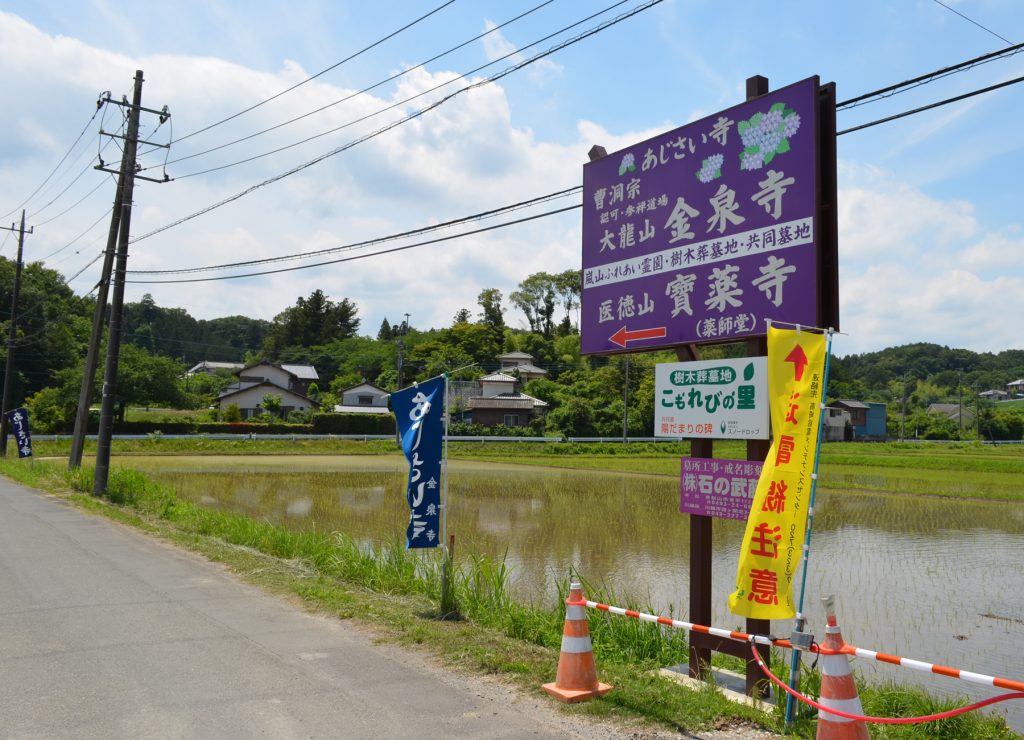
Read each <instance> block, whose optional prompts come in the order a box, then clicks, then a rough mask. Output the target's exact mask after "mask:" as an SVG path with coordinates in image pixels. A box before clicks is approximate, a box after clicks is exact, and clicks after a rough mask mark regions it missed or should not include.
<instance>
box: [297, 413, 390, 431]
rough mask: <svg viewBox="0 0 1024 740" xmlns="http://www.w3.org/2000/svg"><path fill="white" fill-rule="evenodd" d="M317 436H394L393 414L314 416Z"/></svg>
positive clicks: (327, 414)
mask: <svg viewBox="0 0 1024 740" xmlns="http://www.w3.org/2000/svg"><path fill="white" fill-rule="evenodd" d="M313 432H314V433H316V434H394V433H395V417H393V416H392V415H391V414H331V413H322V414H313Z"/></svg>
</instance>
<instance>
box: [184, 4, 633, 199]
mask: <svg viewBox="0 0 1024 740" xmlns="http://www.w3.org/2000/svg"><path fill="white" fill-rule="evenodd" d="M627 2H629V0H618V1H617V2H615V3H613V4H612V5H609V6H608V7H606V8H604V9H603V10H600V11H598V12H597V13H594V14H592V15H589V16H587V17H586V18H582V19H580V20H578V21H576V22H575V23H572V24H570V25H568V26H565V27H564V28H560V29H559V30H557V31H555V32H554V33H550V34H548V35H547V36H544V37H543V38H540V39H537V40H536V41H533V42H531V43H529V44H526V45H525V46H522V47H520V48H518V49H516V50H514V51H510V52H508V53H507V54H504V55H502V56H500V57H498V58H497V59H492V60H491V61H489V62H487V63H486V64H482V65H480V66H479V67H476V68H475V69H471V70H470V71H468V72H465V73H463V74H460V75H459V76H458V77H454V78H452V79H450V80H446V81H444V82H442V83H439V84H437V85H434V86H433V87H431V88H429V89H427V90H423V91H421V92H418V93H416V94H415V95H411V96H409V97H408V98H405V99H404V100H399V101H397V102H395V103H391V104H390V105H387V106H385V107H383V108H378V109H377V110H375V111H373V112H372V113H367V114H366V115H364V116H360V117H359V118H356V119H354V120H351V121H348V122H347V123H343V124H341V125H340V126H335V127H334V128H331V129H327V130H326V131H321V132H320V133H318V134H313V135H312V136H308V137H306V138H305V139H300V140H299V141H295V142H292V143H291V144H285V145H284V146H280V147H277V148H275V149H271V150H269V151H266V152H262V153H261V154H254V155H252V156H251V157H246V158H244V159H240V160H238V161H235V162H229V163H227V164H222V165H218V166H216V167H208V168H207V169H204V170H198V171H196V172H189V173H187V174H184V175H178V176H177V177H176V178H175V179H176V180H184V179H187V178H189V177H197V176H199V175H208V174H210V173H211V172H219V171H221V170H226V169H228V168H231V167H237V166H238V165H242V164H248V163H249V162H254V161H256V160H257V159H263V158H264V157H269V156H271V155H273V154H279V153H280V152H283V151H287V150H288V149H294V148H295V147H297V146H301V145H302V144H308V143H309V142H311V141H315V140H316V139H320V138H323V137H324V136H328V135H330V134H334V133H337V132H338V131H342V130H344V129H346V128H349V127H351V126H354V125H356V124H358V123H363V122H364V121H368V120H369V119H371V118H375V117H377V116H379V115H380V114H381V113H386V112H388V111H390V110H394V109H396V108H400V107H401V106H403V105H405V104H406V103H410V102H412V101H413V100H417V99H419V98H422V97H424V96H425V95H429V94H430V93H432V92H437V91H438V90H440V89H441V88H444V87H447V86H448V85H451V84H453V83H455V82H458V81H459V80H465V79H467V78H469V77H470V75H473V74H476V73H477V72H479V71H481V70H483V69H486V68H488V67H493V66H494V65H495V64H497V63H498V62H501V61H504V60H506V59H508V58H510V57H514V56H516V55H518V54H521V53H522V52H523V51H525V50H526V49H529V48H531V47H533V46H536V45H537V44H540V43H543V42H545V41H548V40H550V39H552V38H554V37H555V36H558V35H559V34H562V33H565V32H566V31H568V30H570V29H572V28H575V27H576V26H579V25H581V24H583V23H586V22H587V21H589V20H593V19H594V18H596V17H597V16H599V15H603V14H604V13H607V12H608V11H609V10H612V9H614V8H616V7H618V6H620V5H624V4H626V3H627ZM466 89H468V88H462V89H461V90H459V91H457V92H462V90H466ZM426 110H429V108H426V109H424V110H422V111H419V113H423V112H425V111H426ZM419 113H418V114H419ZM418 114H416V115H418ZM403 122H404V121H403ZM268 130H269V129H268ZM385 130H386V129H385ZM380 133H383V130H382V131H381V132H380ZM203 153H205V152H203ZM195 156H199V155H198V154H197V155H195ZM182 159H185V158H184V157H183V158H182ZM180 161H181V159H178V160H173V161H172V162H170V164H173V163H174V162H180Z"/></svg>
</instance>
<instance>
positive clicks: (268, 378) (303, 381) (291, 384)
mask: <svg viewBox="0 0 1024 740" xmlns="http://www.w3.org/2000/svg"><path fill="white" fill-rule="evenodd" d="M318 379H319V376H318V375H317V372H316V369H315V368H314V367H313V366H312V365H274V364H273V363H270V362H260V363H258V364H256V365H250V366H249V367H245V368H242V369H241V370H239V371H238V382H237V383H232V384H231V385H229V386H228V387H227V388H225V389H224V391H223V392H222V393H221V394H220V395H219V396H218V397H217V405H218V406H219V408H220V410H221V411H222V412H223V411H225V410H226V409H227V408H228V406H231V405H232V404H234V405H237V406H238V408H239V410H240V411H241V412H242V418H243V419H251V418H252V417H254V416H259V415H260V414H262V413H263V412H264V411H265V410H266V409H264V408H263V397H264V396H266V395H268V394H270V395H274V396H277V397H279V398H280V399H281V417H282V418H284V419H287V418H288V415H289V414H290V413H292V412H293V411H309V410H311V409H314V408H316V406H317V404H316V402H315V401H313V400H312V399H311V398H307V397H306V392H307V391H308V390H309V384H310V383H312V382H313V381H314V380H318Z"/></svg>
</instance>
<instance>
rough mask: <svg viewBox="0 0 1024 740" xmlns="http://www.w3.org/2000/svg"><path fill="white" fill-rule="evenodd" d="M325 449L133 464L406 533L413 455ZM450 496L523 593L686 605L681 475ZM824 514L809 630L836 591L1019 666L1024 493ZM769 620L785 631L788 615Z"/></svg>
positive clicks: (455, 513) (866, 623)
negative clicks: (597, 591) (575, 583)
mask: <svg viewBox="0 0 1024 740" xmlns="http://www.w3.org/2000/svg"><path fill="white" fill-rule="evenodd" d="M328 460H329V461H330V462H329V463H328V462H325V461H324V460H323V459H321V460H319V461H317V462H316V463H315V467H316V468H317V469H315V470H313V471H312V472H296V468H297V466H302V467H303V468H305V465H304V461H303V460H297V459H296V458H290V459H288V462H287V463H283V462H282V461H281V459H280V458H278V459H275V458H267V459H264V458H260V459H258V460H256V461H254V460H253V459H252V458H248V459H246V460H245V461H244V462H243V461H240V460H237V459H236V460H230V461H224V462H223V464H221V465H220V466H219V467H217V466H214V469H213V470H210V471H209V472H207V471H204V470H203V469H202V467H203V465H204V464H205V465H207V466H209V465H211V463H210V462H209V461H206V462H205V463H204V462H201V461H198V460H196V459H184V458H173V459H171V460H168V459H167V458H153V459H138V458H133V459H132V460H131V463H132V465H133V466H135V467H139V468H142V469H147V470H150V471H152V472H153V473H154V475H155V477H157V478H158V479H160V480H163V481H164V482H167V483H169V484H171V485H173V486H174V488H175V489H176V490H177V491H178V492H179V493H180V494H181V495H182V496H185V497H187V498H190V499H192V500H194V501H197V502H200V503H202V504H203V505H205V506H214V507H222V508H226V509H230V510H233V511H239V512H243V513H245V514H247V515H249V516H252V517H255V518H259V519H268V520H271V521H276V522H281V523H283V524H285V525H286V526H289V527H295V528H311V527H314V526H315V527H316V529H318V530H321V531H323V530H338V531H344V532H347V533H348V534H350V535H351V536H352V537H354V538H355V539H357V540H358V541H360V542H361V543H364V544H366V545H370V544H373V543H379V542H382V541H388V540H398V539H399V538H400V537H402V536H403V534H404V531H405V524H406V520H407V517H408V510H407V509H406V506H405V498H404V491H405V475H406V473H405V469H404V466H403V465H402V464H401V462H400V461H396V459H395V458H394V457H388V458H367V457H359V458H337V457H335V458H328ZM350 463H351V464H350ZM242 466H244V467H242ZM330 467H333V469H328V468H330ZM197 468H198V472H197ZM875 483H878V481H875ZM449 503H450V508H449V525H448V526H449V532H452V533H455V534H456V535H457V536H458V544H457V552H458V554H459V555H460V556H466V555H468V554H470V553H475V554H486V555H488V556H490V557H493V558H501V557H505V558H506V561H507V563H508V564H509V566H510V567H511V568H512V571H513V573H512V578H513V583H514V588H515V589H516V591H517V592H518V595H519V597H520V598H523V599H524V600H529V601H538V602H544V603H551V599H552V598H553V597H554V595H555V593H556V589H555V587H554V584H555V583H556V582H557V581H562V580H565V579H566V578H568V575H569V571H570V568H575V569H576V570H577V571H578V572H579V573H580V574H582V575H583V576H584V577H585V578H586V579H587V580H589V581H590V582H592V583H595V584H597V585H599V586H604V587H606V588H607V589H608V590H609V591H611V592H613V593H615V594H616V598H617V599H618V600H619V601H620V602H623V601H626V600H630V601H632V602H635V603H639V604H641V605H644V606H648V605H649V606H650V607H651V608H653V609H654V610H656V611H659V612H662V613H667V612H668V610H669V609H672V610H673V611H674V613H676V614H683V615H685V614H686V613H687V609H686V600H687V596H688V588H689V586H688V581H689V573H688V548H689V531H688V526H689V525H688V518H687V517H686V516H684V515H681V514H680V513H679V498H678V482H677V481H676V480H674V479H672V478H669V477H664V476H645V475H620V474H608V473H592V472H576V471H571V470H556V469H538V468H524V467H517V466H500V465H487V464H483V463H459V462H453V463H452V464H451V476H450V495H449ZM814 527H815V529H814V539H813V543H812V545H813V546H812V550H811V558H810V566H809V570H808V577H807V588H808V591H807V596H806V600H805V611H806V613H807V614H808V617H809V619H810V629H811V630H812V631H815V630H817V631H818V632H820V631H821V630H822V628H823V624H822V621H823V616H822V612H821V609H820V607H819V603H820V602H819V599H820V598H821V596H824V595H826V594H828V593H836V594H837V595H838V609H839V618H840V623H841V624H842V627H843V634H844V635H845V636H846V638H847V639H849V640H850V641H851V642H853V643H854V644H858V645H861V646H863V647H867V648H871V649H876V650H881V651H884V652H890V653H897V654H901V655H904V656H907V657H912V658H917V659H920V660H926V661H930V662H937V663H943V664H946V665H952V666H956V667H961V668H967V669H970V670H974V671H977V672H981V673H988V674H994V675H999V676H1006V677H1009V678H1014V679H1020V678H1021V673H1022V670H1021V669H1022V665H1021V659H1020V656H1021V655H1022V654H1024V619H1022V617H1024V589H1022V588H1021V559H1020V555H1021V553H1022V552H1024V507H1021V506H1019V505H1016V504H1012V503H996V502H983V501H964V500H950V499H941V498H924V497H916V496H906V495H902V496H897V495H892V494H878V493H858V492H844V491H836V490H833V491H823V492H821V493H819V497H818V505H817V507H816V512H815V521H814ZM742 530H743V525H742V523H741V522H733V521H727V520H715V522H714V552H713V565H712V568H713V585H714V603H715V605H716V607H715V610H714V619H713V621H714V623H715V625H716V626H720V627H736V628H741V627H742V620H741V619H740V618H738V617H735V616H733V615H732V614H730V613H729V611H728V609H727V607H726V596H727V595H728V593H729V591H730V590H731V586H732V583H733V579H734V577H735V568H736V560H737V554H738V549H739V543H740V539H741V537H742ZM772 628H773V631H774V632H775V633H776V634H788V632H789V630H790V629H791V624H789V623H780V622H776V623H774V624H773V625H772ZM857 668H858V669H859V670H860V671H862V672H864V673H866V674H869V675H875V676H878V677H880V678H885V679H894V680H900V681H919V682H921V683H922V684H924V685H925V686H927V687H928V688H929V690H931V691H933V692H936V693H942V692H945V693H950V694H956V695H963V694H970V695H971V696H977V697H984V696H991V695H992V692H986V691H984V690H983V689H981V688H976V687H972V686H971V685H969V684H966V683H961V682H955V681H953V680H951V679H942V678H935V677H928V676H922V675H921V674H918V673H915V672H912V671H906V670H902V671H901V670H900V669H898V668H893V667H891V666H880V665H877V664H866V663H864V662H863V661H859V665H858V666H857ZM1016 704H1020V702H1016ZM1004 706H1006V705H1004ZM1010 711H1011V713H1010V715H1009V717H1010V720H1011V724H1012V725H1013V726H1015V727H1016V728H1017V729H1018V730H1022V729H1024V708H1020V707H1010Z"/></svg>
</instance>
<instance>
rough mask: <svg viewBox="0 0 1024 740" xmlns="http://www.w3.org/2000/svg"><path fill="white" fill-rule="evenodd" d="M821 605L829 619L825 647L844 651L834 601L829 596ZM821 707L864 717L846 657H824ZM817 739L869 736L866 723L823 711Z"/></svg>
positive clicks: (862, 738)
mask: <svg viewBox="0 0 1024 740" xmlns="http://www.w3.org/2000/svg"><path fill="white" fill-rule="evenodd" d="M822 602H823V603H824V606H825V615H826V618H827V626H826V627H825V642H824V643H823V644H822V647H824V648H828V649H831V650H841V649H842V648H843V646H844V645H845V644H846V643H845V642H844V641H843V634H842V632H840V631H839V625H838V624H837V623H836V610H835V597H834V596H826V597H825V598H823V599H822ZM821 703H822V704H823V705H825V706H826V707H829V708H830V709H838V710H839V711H841V712H846V713H848V714H860V715H863V714H864V710H863V708H861V705H860V697H858V696H857V684H856V683H854V680H853V670H852V669H851V668H850V659H849V658H847V657H846V656H845V655H822V656H821ZM815 737H816V738H817V740H867V739H868V738H869V737H870V735H868V726H867V724H865V723H864V722H862V721H860V720H853V719H847V718H846V717H840V716H839V715H837V714H831V713H830V712H825V711H823V712H820V713H819V714H818V733H817V735H816V736H815Z"/></svg>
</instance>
